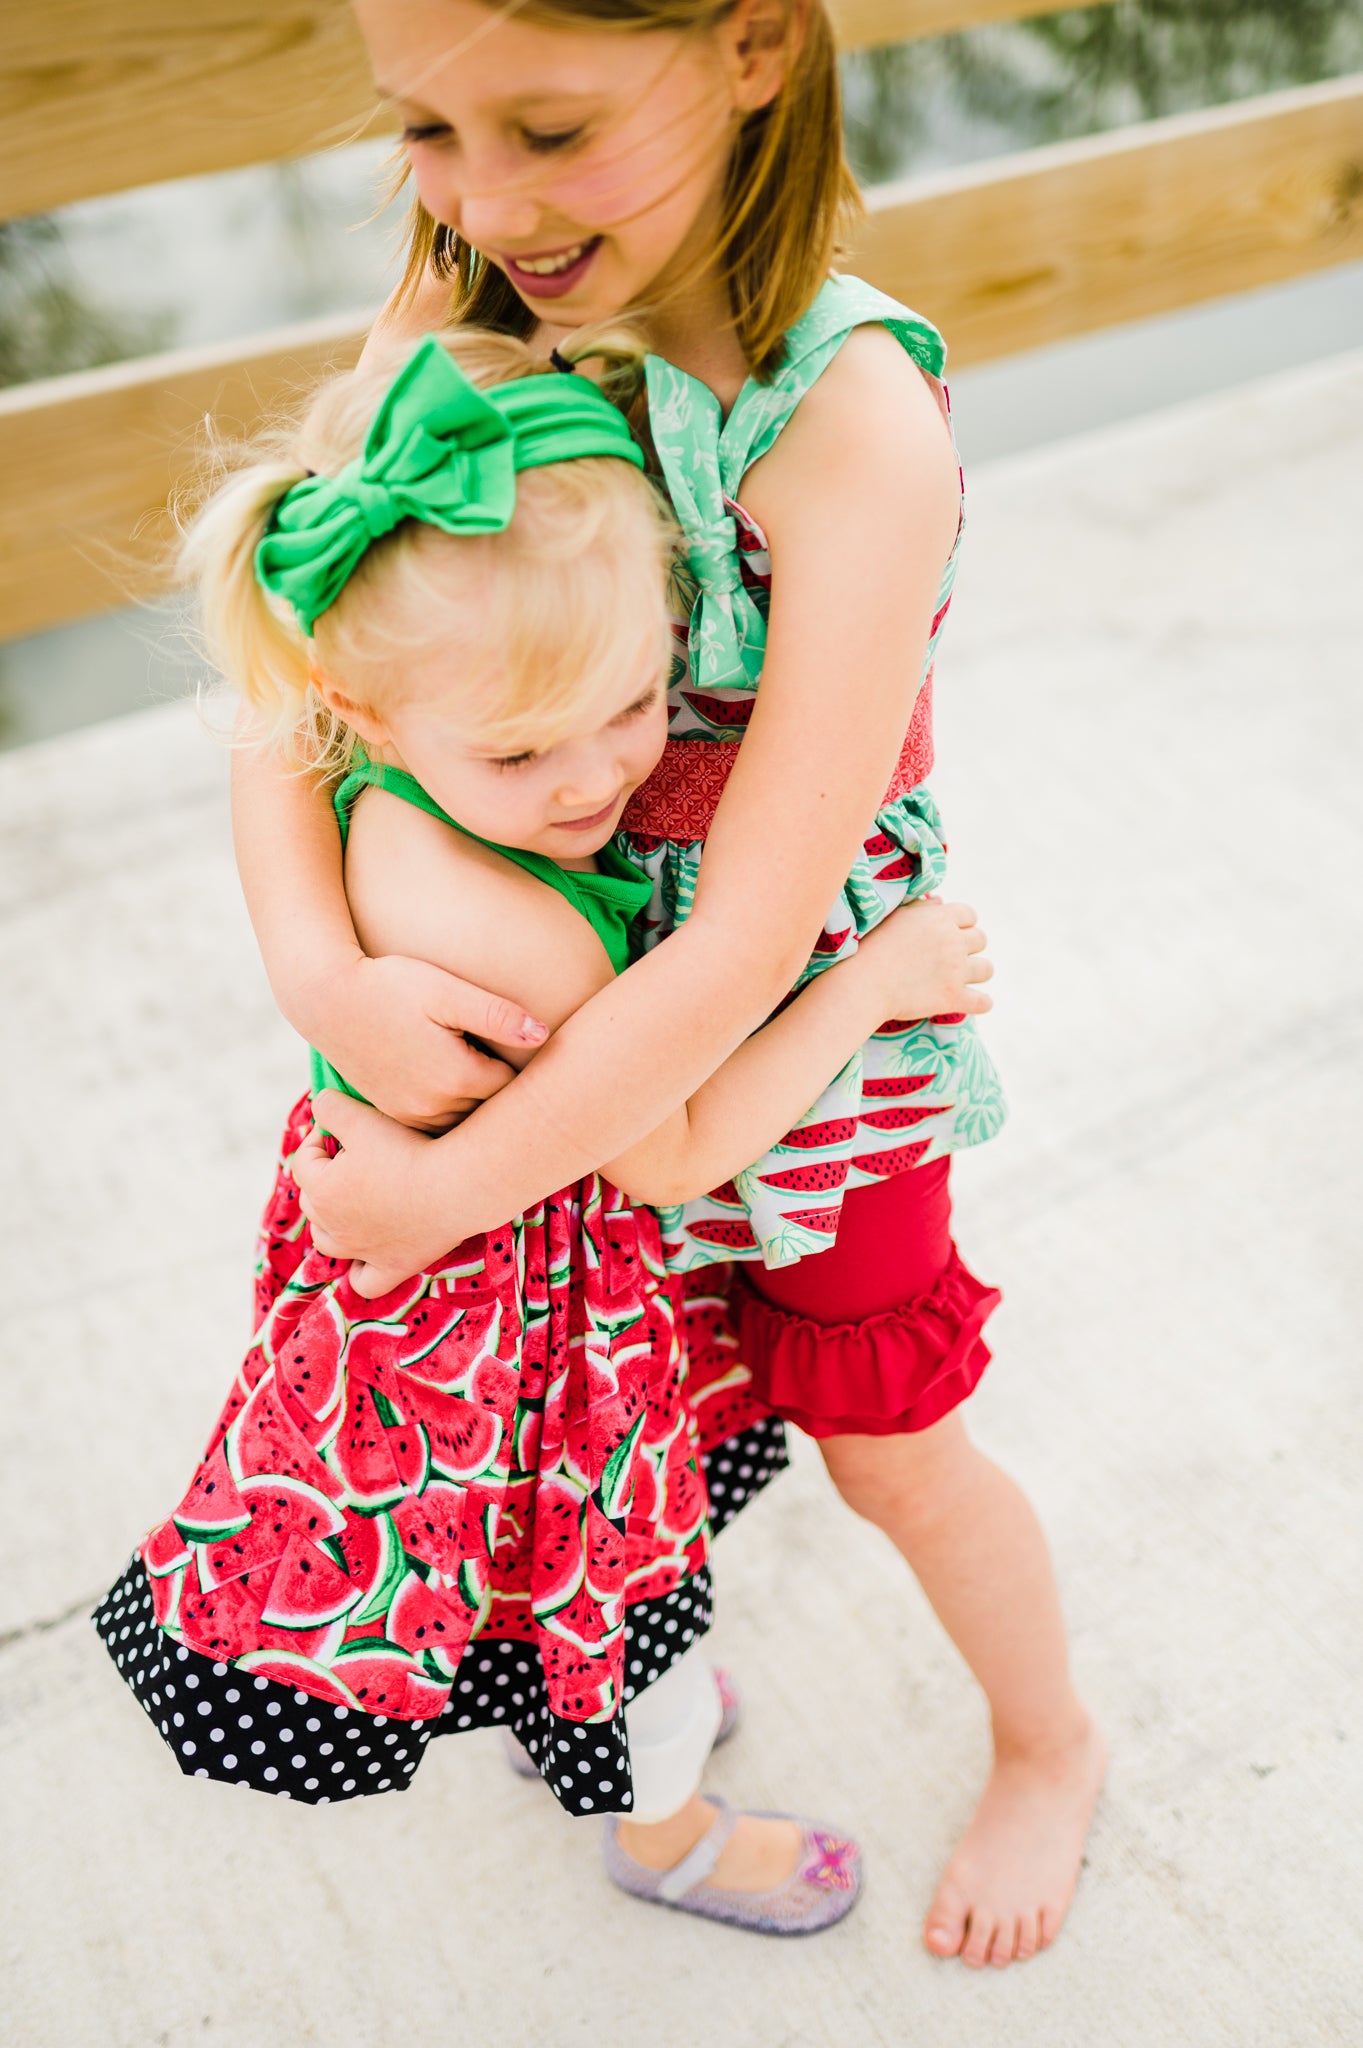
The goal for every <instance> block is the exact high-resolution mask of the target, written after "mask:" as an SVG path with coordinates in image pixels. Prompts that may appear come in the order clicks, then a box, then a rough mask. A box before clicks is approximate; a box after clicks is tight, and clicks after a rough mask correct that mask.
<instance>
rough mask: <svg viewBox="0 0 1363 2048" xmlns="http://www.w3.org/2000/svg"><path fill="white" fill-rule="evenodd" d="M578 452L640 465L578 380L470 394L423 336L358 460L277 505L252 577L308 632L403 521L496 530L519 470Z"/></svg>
mask: <svg viewBox="0 0 1363 2048" xmlns="http://www.w3.org/2000/svg"><path fill="white" fill-rule="evenodd" d="M584 455H618V456H619V457H620V458H621V460H622V461H624V462H632V463H633V464H634V466H635V468H636V469H642V468H643V466H644V458H643V456H642V455H641V453H640V452H639V449H638V447H637V446H636V445H635V442H634V440H633V438H632V437H631V434H630V431H629V428H628V427H627V426H626V424H625V421H624V419H623V417H622V415H621V414H620V413H618V412H617V411H616V409H615V407H614V406H613V405H612V404H611V402H610V400H609V399H608V398H604V397H603V396H602V395H601V393H600V392H599V391H598V390H597V388H596V386H595V385H594V384H593V383H592V382H591V381H590V379H589V378H586V377H565V376H563V375H561V374H554V375H552V376H544V377H520V378H517V379H515V380H514V381H513V382H512V383H510V384H494V385H491V386H490V387H489V388H487V389H486V390H479V389H478V387H477V386H476V385H474V384H471V383H470V382H469V380H468V378H467V377H466V376H465V375H464V373H463V371H462V370H461V369H459V367H458V366H457V364H456V363H455V362H454V361H453V359H452V358H451V356H450V354H449V352H448V350H446V349H444V348H442V347H441V345H440V343H439V342H438V341H437V340H436V339H435V337H434V336H433V335H427V337H426V339H425V340H424V341H422V342H420V343H419V344H418V346H417V349H416V351H415V353H414V354H413V355H411V356H410V357H409V358H408V360H407V362H406V363H405V364H404V365H403V367H402V369H401V370H399V372H398V374H397V376H396V377H395V378H394V379H393V382H392V383H391V384H390V385H389V387H388V391H387V393H386V395H385V397H384V400H383V403H382V404H381V405H380V407H379V409H378V412H377V413H376V414H375V416H374V424H373V425H372V426H371V428H370V429H369V434H368V436H367V438H366V440H365V444H364V453H363V454H362V455H360V456H357V457H356V459H355V461H353V462H348V463H347V464H346V465H345V468H344V469H342V470H340V471H339V472H338V473H337V474H336V475H335V476H334V477H333V476H310V477H305V478H304V479H303V481H302V482H301V483H297V484H294V485H293V486H292V488H291V489H290V490H287V491H286V492H285V493H284V495H283V497H282V498H281V499H280V500H279V503H278V504H277V505H276V506H275V508H274V512H273V513H272V515H271V518H270V524H269V526H268V528H267V529H266V532H265V536H264V538H263V539H262V541H261V542H260V545H259V546H258V547H257V549H256V577H257V579H258V581H259V582H260V583H261V584H263V586H264V588H265V589H266V590H268V591H271V592H273V593H274V595H275V596H276V597H282V598H283V599H284V600H285V602H286V603H287V604H289V605H291V606H292V607H293V611H294V614H295V616H296V617H297V620H298V623H299V625H300V626H301V627H302V629H303V631H304V632H305V633H306V634H307V635H308V636H309V637H311V634H312V629H313V625H314V623H315V622H316V620H317V619H318V618H319V617H320V616H321V614H322V613H323V612H324V611H325V610H326V609H327V607H328V605H333V604H335V602H336V600H337V598H338V597H339V596H340V594H341V592H342V590H343V589H344V588H345V586H346V583H347V582H348V581H349V579H350V577H351V576H353V575H354V573H355V570H356V568H357V567H358V565H359V563H360V561H361V560H362V558H363V556H364V554H365V551H366V550H367V549H368V548H370V547H371V546H372V545H373V543H374V542H375V541H376V540H381V539H382V538H383V536H384V534H386V533H391V532H392V530H393V528H394V527H395V526H398V525H400V524H401V522H402V521H403V520H404V519H421V520H424V521H425V523H426V524H427V525H428V526H438V527H439V528H440V529H441V531H442V532H444V533H501V532H502V531H503V530H504V528H506V527H507V526H509V525H510V523H511V515H512V513H513V512H514V511H515V509H516V471H517V470H518V469H533V468H536V467H537V466H538V465H539V464H541V463H545V462H572V461H573V460H575V459H576V458H577V457H580V456H584Z"/></svg>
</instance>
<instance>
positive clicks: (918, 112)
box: [843, 0, 1363, 180]
mask: <svg viewBox="0 0 1363 2048" xmlns="http://www.w3.org/2000/svg"><path fill="white" fill-rule="evenodd" d="M1361 62H1363V0H1118V4H1117V5H1115V6H1106V7H1088V8H1081V9H1077V10H1075V11H1073V12H1070V13H1065V14H1055V15H1045V16H1042V17H1041V18H1039V19H1037V20H1035V21H1023V22H1014V23H1009V24H1006V25H1000V26H997V27H991V28H983V29H976V30H973V31H971V32H970V33H967V34H963V35H955V36H942V37H939V38H937V39H935V40H932V41H925V42H920V43H908V44H903V45H901V46H899V47H896V48H893V49H888V50H869V51H864V52H856V53H854V54H852V55H850V56H848V57H847V58H845V59H844V68H843V77H844V83H845V88H846V95H847V109H848V112H847V134H848V148H849V152H850V154H851V157H852V161H853V164H854V166H855V168H856V170H857V173H858V175H859V176H860V177H862V178H864V179H867V180H874V179H877V178H887V177H894V176H898V175H902V174H903V173H904V172H905V171H906V170H907V169H909V168H911V167H912V164H913V162H914V160H915V159H916V158H920V157H921V156H922V155H924V154H925V153H927V152H931V153H932V155H933V156H935V157H936V158H938V159H939V160H940V159H941V158H946V159H948V160H961V159H963V158H968V157H973V156H979V155H984V154H987V153H990V152H992V151H993V150H995V149H998V148H1000V147H1002V148H1025V147H1028V146H1029V145H1032V144H1035V143H1042V142H1053V141H1059V140H1062V139H1064V138H1066V137H1069V136H1075V135H1086V134H1091V133H1093V132H1095V131H1097V130H1100V129H1105V128H1112V127H1116V126H1118V125H1120V124H1121V123H1123V122H1127V121H1138V120H1149V119H1153V118H1154V117H1156V116H1158V115H1161V114H1171V113H1176V112H1179V111H1181V110H1182V109H1185V108H1191V107H1199V106H1211V105H1216V104H1218V103H1220V102H1223V101H1226V100H1232V99H1239V98H1242V97H1244V96H1246V95H1248V94H1251V93H1256V92H1267V91H1271V90H1274V89H1276V88H1278V87H1282V86H1288V85H1299V84H1306V83H1309V82H1311V81H1314V80H1316V79H1319V78H1326V77H1330V76H1332V75H1334V74H1335V73H1337V72H1341V71H1346V70H1349V69H1350V68H1352V67H1353V66H1354V65H1355V64H1358V63H1361Z"/></svg>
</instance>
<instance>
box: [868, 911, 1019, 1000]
mask: <svg viewBox="0 0 1363 2048" xmlns="http://www.w3.org/2000/svg"><path fill="white" fill-rule="evenodd" d="M985 944H986V940H985V935H984V933H983V932H982V931H981V930H980V927H979V925H978V923H977V922H976V918H975V912H974V911H973V910H972V909H971V907H970V905H969V904H968V903H943V902H941V901H940V900H939V899H938V898H937V897H935V896H925V897H919V898H918V899H917V900H916V901H915V902H913V903H906V904H904V905H903V906H902V907H901V908H900V909H898V910H895V911H892V912H891V913H890V915H889V916H888V917H887V918H885V919H883V920H882V922H881V923H880V924H878V925H877V926H876V928H875V930H874V931H872V932H869V933H868V934H867V936H866V937H865V938H864V939H863V940H862V942H861V945H860V947H859V948H858V952H857V955H856V956H855V958H858V959H860V958H863V957H866V958H868V960H869V964H870V966H871V969H872V971H873V972H874V973H875V974H876V976H877V980H878V985H879V988H880V989H881V991H883V1000H884V1001H886V1002H887V1003H888V1008H887V1009H886V1011H885V1014H886V1015H887V1016H888V1015H890V1014H893V1015H894V1016H896V1017H905V1018H908V1017H939V1018H940V1017H948V1016H961V1015H965V1016H979V1015H981V1014H982V1013H983V1012H984V1011H986V1010H990V1009H992V1008H993V1006H994V1005H993V999H992V997H990V996H988V995H986V994H985V992H984V990H983V989H982V988H980V987H979V983H981V982H984V981H992V979H993V976H994V967H993V962H992V961H991V960H990V959H989V958H988V957H987V955H986V953H985V950H984V949H985ZM850 964H854V962H853V963H850Z"/></svg>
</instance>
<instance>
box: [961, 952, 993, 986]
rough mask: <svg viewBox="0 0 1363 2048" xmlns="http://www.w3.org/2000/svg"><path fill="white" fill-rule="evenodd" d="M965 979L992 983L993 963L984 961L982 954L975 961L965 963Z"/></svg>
mask: <svg viewBox="0 0 1363 2048" xmlns="http://www.w3.org/2000/svg"><path fill="white" fill-rule="evenodd" d="M965 978H966V980H967V981H992V980H993V979H994V963H993V961H992V960H988V959H986V958H985V956H984V954H983V953H981V954H980V955H979V956H978V957H977V958H976V959H974V960H971V961H969V962H968V963H967V966H966V970H965Z"/></svg>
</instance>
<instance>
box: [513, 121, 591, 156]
mask: <svg viewBox="0 0 1363 2048" xmlns="http://www.w3.org/2000/svg"><path fill="white" fill-rule="evenodd" d="M586 132H587V131H586V129H585V128H562V129H559V130H557V131H556V132H555V133H553V134H546V133H543V132H541V131H539V130H536V129H533V128H522V130H521V135H522V137H523V139H524V142H525V146H526V148H527V149H533V150H536V151H538V152H540V153H541V154H543V155H545V156H549V155H551V154H552V152H553V151H554V150H556V149H571V148H572V147H573V145H574V143H577V142H581V140H582V138H583V136H584V135H585V134H586Z"/></svg>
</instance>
